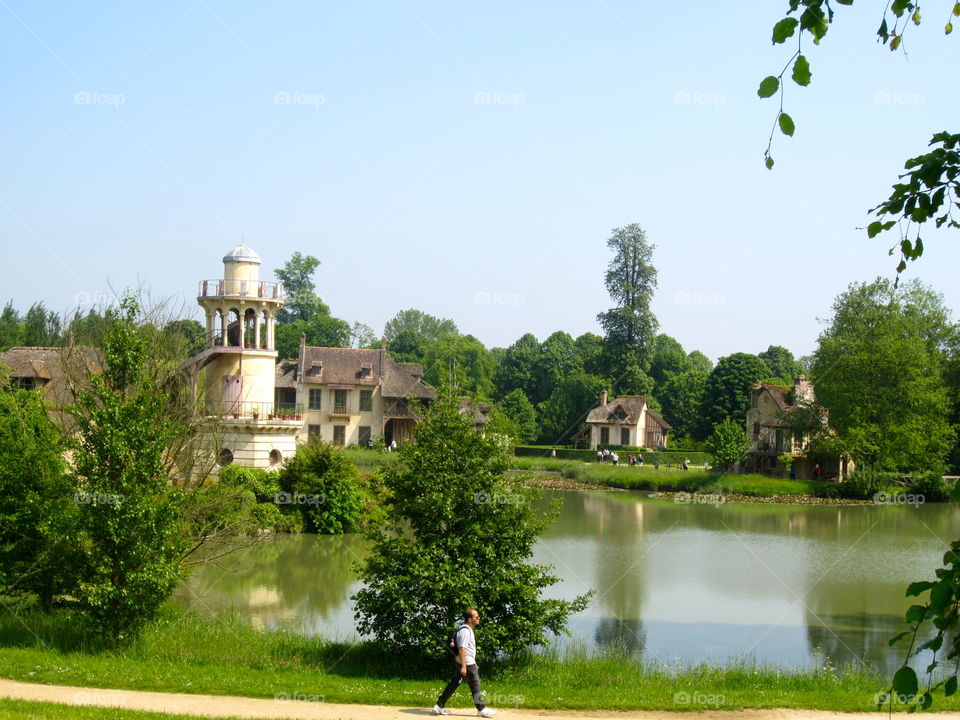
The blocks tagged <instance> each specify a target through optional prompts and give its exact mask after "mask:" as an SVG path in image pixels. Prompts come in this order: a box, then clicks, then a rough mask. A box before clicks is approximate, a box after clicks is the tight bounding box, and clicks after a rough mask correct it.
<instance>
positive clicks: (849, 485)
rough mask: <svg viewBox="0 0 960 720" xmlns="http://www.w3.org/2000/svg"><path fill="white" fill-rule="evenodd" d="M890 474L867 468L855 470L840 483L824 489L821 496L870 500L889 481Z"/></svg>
mask: <svg viewBox="0 0 960 720" xmlns="http://www.w3.org/2000/svg"><path fill="white" fill-rule="evenodd" d="M891 479H892V478H891V475H890V473H881V472H877V471H876V470H871V469H868V468H857V469H856V470H854V471H853V472H852V473H850V476H849V477H848V478H847V479H846V480H845V481H844V482H842V483H836V484H833V485H830V486H828V487H825V488H824V492H823V496H824V497H831V498H842V499H845V500H870V499H871V498H873V496H874V495H876V494H877V493H878V492H880V491H881V490H884V489H885V488H886V487H887V486H888V485H889V484H890V481H891Z"/></svg>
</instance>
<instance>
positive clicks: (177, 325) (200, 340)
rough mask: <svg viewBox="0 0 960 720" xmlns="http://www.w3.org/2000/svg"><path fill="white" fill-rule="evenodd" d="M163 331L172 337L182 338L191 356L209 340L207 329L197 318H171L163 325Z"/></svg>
mask: <svg viewBox="0 0 960 720" xmlns="http://www.w3.org/2000/svg"><path fill="white" fill-rule="evenodd" d="M163 332H164V334H166V335H168V336H170V337H178V336H179V337H180V338H182V339H183V340H184V341H185V342H186V347H187V354H188V355H189V356H190V357H193V356H194V355H196V354H197V353H199V352H200V351H202V350H203V348H204V345H205V344H206V342H207V331H206V330H205V329H204V327H203V325H201V324H200V323H198V322H197V321H196V320H171V321H170V322H168V323H167V324H166V325H164V326H163Z"/></svg>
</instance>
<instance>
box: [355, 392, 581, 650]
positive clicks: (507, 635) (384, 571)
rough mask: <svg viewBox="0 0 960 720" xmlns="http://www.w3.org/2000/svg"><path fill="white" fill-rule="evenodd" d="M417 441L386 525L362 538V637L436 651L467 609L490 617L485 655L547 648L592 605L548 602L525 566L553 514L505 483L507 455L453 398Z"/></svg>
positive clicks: (431, 414) (392, 477)
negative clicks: (365, 542) (365, 550)
mask: <svg viewBox="0 0 960 720" xmlns="http://www.w3.org/2000/svg"><path fill="white" fill-rule="evenodd" d="M415 436H416V442H415V443H408V444H405V445H403V446H402V447H401V449H400V463H399V464H398V465H396V466H392V467H391V468H390V469H388V470H387V473H386V478H385V483H386V486H387V489H388V491H389V497H390V499H389V501H388V502H389V517H390V522H389V524H388V526H387V527H386V528H385V531H383V532H373V533H370V534H369V535H368V537H369V538H370V541H371V544H372V547H371V550H370V554H369V555H368V557H367V558H366V560H364V561H363V562H362V563H361V564H360V566H359V568H358V576H359V579H360V580H361V581H362V582H363V584H364V588H363V589H361V590H359V591H358V592H357V593H355V594H354V595H353V600H354V603H355V608H356V611H355V614H354V617H355V618H356V621H357V629H358V631H359V632H360V633H363V634H371V635H373V636H375V637H376V638H377V640H379V641H381V642H384V643H387V644H388V645H389V646H390V647H392V648H395V649H397V650H401V651H404V650H415V651H416V650H419V651H422V652H429V653H433V652H434V651H435V649H436V647H437V642H438V638H442V637H443V634H444V632H445V631H446V629H447V628H448V627H449V626H451V625H452V624H453V623H454V621H455V620H456V618H457V616H458V615H459V613H460V612H462V610H463V609H464V608H465V607H470V606H472V607H476V608H477V609H478V610H479V611H480V614H481V616H482V617H484V618H485V619H486V623H485V626H484V627H483V628H482V629H481V631H480V632H481V633H482V634H483V635H482V638H483V639H482V642H483V646H484V648H485V649H486V650H487V651H488V652H490V653H507V654H515V653H521V652H523V651H524V650H526V648H528V647H529V646H531V645H545V644H547V643H548V642H549V640H548V634H549V633H560V632H563V631H564V629H565V625H566V622H567V619H568V618H569V616H570V615H571V614H573V613H575V612H579V611H580V610H582V609H583V608H584V607H586V603H587V599H588V595H583V596H580V597H578V598H575V599H574V600H572V601H566V600H547V599H544V598H543V597H542V594H543V591H544V589H545V588H548V587H549V586H551V585H552V584H553V583H555V582H556V580H557V578H556V577H555V576H554V575H553V573H552V572H551V568H550V567H549V566H544V565H532V564H529V562H528V560H529V558H530V556H531V554H532V551H533V545H534V543H535V542H536V539H537V536H538V534H539V533H540V532H541V531H542V530H543V528H544V527H546V525H547V523H548V522H549V521H550V520H552V518H553V517H555V513H556V511H557V510H556V508H554V509H553V510H552V512H551V513H549V514H548V515H547V516H546V517H544V516H541V514H540V513H539V512H538V511H537V510H536V509H535V508H534V507H533V505H532V503H533V501H534V500H535V499H536V497H537V495H538V493H537V491H535V490H533V489H532V488H528V487H526V486H524V485H523V484H522V483H520V482H517V481H515V480H508V479H506V478H505V475H504V473H505V471H506V469H507V467H508V466H509V462H508V456H507V453H506V446H505V445H504V444H503V443H502V442H500V441H499V440H498V439H497V438H485V437H483V436H482V435H480V434H479V433H477V432H475V431H474V430H473V428H472V423H471V420H470V419H469V418H466V417H464V416H463V415H461V414H460V412H459V402H458V401H457V399H456V398H455V397H454V396H453V394H452V393H451V392H450V390H449V388H448V389H446V390H445V392H444V394H443V396H442V397H441V399H440V400H438V401H437V402H436V403H434V404H433V405H432V406H431V408H430V409H429V411H427V414H426V416H425V418H424V420H423V422H421V423H420V424H419V425H418V426H417V428H416V430H415Z"/></svg>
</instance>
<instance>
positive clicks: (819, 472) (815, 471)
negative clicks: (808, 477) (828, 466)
mask: <svg viewBox="0 0 960 720" xmlns="http://www.w3.org/2000/svg"><path fill="white" fill-rule="evenodd" d="M822 474H823V468H822V467H820V463H817V464H816V465H814V466H813V479H814V480H819V479H820V476H821V475H822Z"/></svg>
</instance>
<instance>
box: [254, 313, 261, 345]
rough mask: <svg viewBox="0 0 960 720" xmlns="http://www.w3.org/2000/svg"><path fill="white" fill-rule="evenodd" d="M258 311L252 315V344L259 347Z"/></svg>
mask: <svg viewBox="0 0 960 720" xmlns="http://www.w3.org/2000/svg"><path fill="white" fill-rule="evenodd" d="M260 344H261V343H260V311H259V310H257V311H256V314H255V315H254V316H253V346H254V347H255V348H257V349H258V350H259V349H260Z"/></svg>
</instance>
